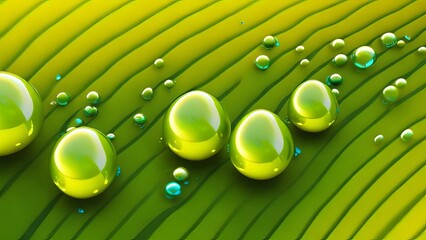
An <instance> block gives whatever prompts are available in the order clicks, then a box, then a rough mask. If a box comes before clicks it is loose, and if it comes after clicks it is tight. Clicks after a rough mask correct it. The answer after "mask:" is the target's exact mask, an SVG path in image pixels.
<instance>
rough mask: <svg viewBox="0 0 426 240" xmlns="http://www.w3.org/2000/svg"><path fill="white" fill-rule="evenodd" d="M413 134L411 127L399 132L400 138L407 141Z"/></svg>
mask: <svg viewBox="0 0 426 240" xmlns="http://www.w3.org/2000/svg"><path fill="white" fill-rule="evenodd" d="M413 135H414V133H413V130H411V129H409V128H408V129H405V130H404V131H403V132H402V133H401V139H402V140H403V141H404V142H408V141H410V139H411V138H413Z"/></svg>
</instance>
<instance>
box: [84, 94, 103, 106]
mask: <svg viewBox="0 0 426 240" xmlns="http://www.w3.org/2000/svg"><path fill="white" fill-rule="evenodd" d="M86 99H87V101H88V102H89V103H90V104H93V105H97V104H99V103H100V102H101V96H99V93H98V92H95V91H91V92H89V93H88V94H87V96H86Z"/></svg>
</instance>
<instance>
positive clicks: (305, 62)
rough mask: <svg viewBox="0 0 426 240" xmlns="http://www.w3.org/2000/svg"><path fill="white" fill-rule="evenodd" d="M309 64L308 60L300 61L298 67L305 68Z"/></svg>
mask: <svg viewBox="0 0 426 240" xmlns="http://www.w3.org/2000/svg"><path fill="white" fill-rule="evenodd" d="M308 64H309V60H308V59H306V58H305V59H302V61H300V66H306V65H308Z"/></svg>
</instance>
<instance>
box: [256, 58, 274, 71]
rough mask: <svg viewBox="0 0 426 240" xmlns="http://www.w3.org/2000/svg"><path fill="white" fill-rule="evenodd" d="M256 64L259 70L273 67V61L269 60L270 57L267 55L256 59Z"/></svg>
mask: <svg viewBox="0 0 426 240" xmlns="http://www.w3.org/2000/svg"><path fill="white" fill-rule="evenodd" d="M255 64H256V66H257V67H258V68H259V69H262V70H264V69H267V68H269V66H270V65H271V60H269V57H268V56H266V55H260V56H259V57H257V58H256V60H255Z"/></svg>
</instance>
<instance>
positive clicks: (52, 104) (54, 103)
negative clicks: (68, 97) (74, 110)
mask: <svg viewBox="0 0 426 240" xmlns="http://www.w3.org/2000/svg"><path fill="white" fill-rule="evenodd" d="M56 105H58V103H57V102H56V101H51V102H50V106H56Z"/></svg>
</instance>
